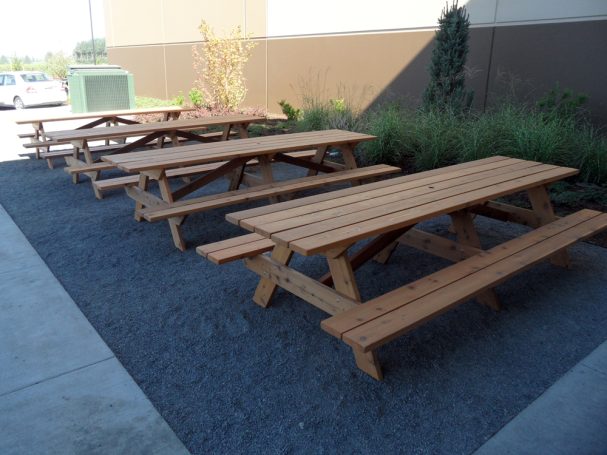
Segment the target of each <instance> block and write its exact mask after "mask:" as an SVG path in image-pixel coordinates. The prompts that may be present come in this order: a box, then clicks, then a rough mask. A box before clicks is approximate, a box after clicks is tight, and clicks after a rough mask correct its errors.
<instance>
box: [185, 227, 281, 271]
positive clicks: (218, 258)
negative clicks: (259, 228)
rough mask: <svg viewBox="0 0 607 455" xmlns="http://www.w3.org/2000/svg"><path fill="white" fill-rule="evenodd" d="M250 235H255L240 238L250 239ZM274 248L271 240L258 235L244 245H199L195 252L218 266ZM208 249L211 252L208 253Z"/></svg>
mask: <svg viewBox="0 0 607 455" xmlns="http://www.w3.org/2000/svg"><path fill="white" fill-rule="evenodd" d="M251 235H257V234H249V235H245V236H242V237H250V236H251ZM237 239H238V237H237ZM230 240H234V239H230ZM218 243H220V242H218ZM274 246H275V244H274V242H272V240H270V239H266V238H264V237H262V236H260V235H259V236H258V237H257V238H256V239H252V240H248V241H247V242H246V243H240V244H238V245H232V246H229V247H223V248H221V247H219V246H218V245H216V244H214V243H211V244H209V245H201V246H199V247H197V248H196V252H197V253H198V254H200V255H201V256H204V257H205V258H207V259H208V260H210V261H211V262H213V263H215V264H218V265H220V264H225V263H227V262H232V261H235V260H237V259H244V258H246V257H251V256H257V255H259V254H262V253H265V252H266V251H270V250H271V249H272V248H274ZM205 247H206V248H205ZM209 249H211V250H213V251H209Z"/></svg>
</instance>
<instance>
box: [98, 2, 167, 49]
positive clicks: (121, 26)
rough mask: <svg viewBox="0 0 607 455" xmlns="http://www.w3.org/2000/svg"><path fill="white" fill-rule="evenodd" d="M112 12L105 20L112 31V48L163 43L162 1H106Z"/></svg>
mask: <svg viewBox="0 0 607 455" xmlns="http://www.w3.org/2000/svg"><path fill="white" fill-rule="evenodd" d="M106 1H107V2H108V3H109V9H110V10H111V12H112V16H111V17H110V18H106V20H107V22H108V23H109V24H110V25H109V27H111V30H112V41H113V44H112V46H136V45H143V44H159V43H163V42H164V36H163V35H164V34H163V31H162V29H163V26H162V0H129V1H124V0H106Z"/></svg>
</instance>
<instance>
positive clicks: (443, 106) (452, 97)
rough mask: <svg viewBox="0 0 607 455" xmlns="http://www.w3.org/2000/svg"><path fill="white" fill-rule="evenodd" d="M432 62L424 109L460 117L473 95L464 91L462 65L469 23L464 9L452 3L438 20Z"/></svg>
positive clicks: (465, 55) (466, 49)
mask: <svg viewBox="0 0 607 455" xmlns="http://www.w3.org/2000/svg"><path fill="white" fill-rule="evenodd" d="M438 23H439V29H438V31H437V32H436V37H435V46H434V49H433V51H432V61H431V63H430V67H429V68H428V70H429V72H430V83H429V84H428V87H427V88H426V91H425V92H424V98H423V100H424V107H425V108H426V109H439V110H448V109H450V110H452V111H453V112H455V113H460V112H463V111H467V110H469V109H470V105H471V104H472V98H473V96H474V92H472V91H466V88H465V85H464V84H465V76H466V75H465V64H466V58H467V56H468V28H469V27H470V21H469V19H468V13H467V12H466V8H465V7H464V6H462V7H459V6H458V4H457V0H455V1H454V2H453V3H452V5H451V7H449V4H447V5H446V6H445V9H444V10H443V11H442V13H441V17H440V18H439V19H438Z"/></svg>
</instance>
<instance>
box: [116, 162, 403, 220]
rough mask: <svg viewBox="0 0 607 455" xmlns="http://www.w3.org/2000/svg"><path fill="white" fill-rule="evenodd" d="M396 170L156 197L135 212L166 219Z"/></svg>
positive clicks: (134, 190)
mask: <svg viewBox="0 0 607 455" xmlns="http://www.w3.org/2000/svg"><path fill="white" fill-rule="evenodd" d="M397 172H400V168H398V167H394V166H388V165H385V164H378V165H375V166H369V167H364V168H357V169H350V170H346V171H337V172H332V173H330V174H324V175H316V176H308V177H303V178H299V179H292V180H286V181H283V182H274V183H270V184H264V185H258V186H254V187H252V188H246V189H241V190H235V191H228V192H226V193H222V194H214V195H210V196H203V197H198V198H194V199H188V200H185V201H178V202H174V203H172V204H168V203H166V202H164V201H158V205H157V206H155V207H147V208H144V209H141V210H138V211H137V214H138V215H141V216H143V217H144V218H145V219H146V220H148V221H151V222H153V221H160V220H168V219H170V218H178V217H184V216H187V215H190V214H193V213H197V212H203V211H206V210H210V209H215V208H220V207H226V206H229V205H235V204H240V203H244V202H252V201H257V200H260V199H266V198H270V197H276V196H281V195H285V194H292V193H296V192H299V191H304V190H308V189H313V188H318V187H323V186H325V185H333V184H338V183H345V182H351V181H358V180H361V179H369V178H375V177H380V176H383V175H387V174H394V173H397ZM137 190H139V188H136V187H131V188H127V192H128V193H129V195H130V196H131V197H132V198H133V199H135V200H137Z"/></svg>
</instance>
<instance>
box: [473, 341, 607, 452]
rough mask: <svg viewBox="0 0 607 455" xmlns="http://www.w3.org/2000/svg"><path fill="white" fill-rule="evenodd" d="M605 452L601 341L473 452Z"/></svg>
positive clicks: (606, 359) (604, 348) (606, 376)
mask: <svg viewBox="0 0 607 455" xmlns="http://www.w3.org/2000/svg"><path fill="white" fill-rule="evenodd" d="M606 453H607V342H605V343H603V344H601V345H600V346H599V347H598V348H596V349H595V350H594V351H593V352H592V353H591V354H590V355H589V356H588V357H586V358H585V359H584V360H582V361H581V362H580V363H578V364H577V365H576V366H575V367H574V368H572V369H571V370H570V371H569V372H568V373H567V374H566V375H564V376H563V377H562V378H561V379H559V380H558V381H557V382H556V383H555V384H554V385H552V386H551V387H550V388H549V389H548V390H546V391H545V392H544V393H543V394H542V395H541V396H540V397H539V398H538V399H537V400H535V401H534V402H533V403H531V404H530V405H529V406H528V407H527V408H526V409H525V410H524V411H523V412H521V413H520V414H519V415H518V416H516V417H515V418H514V419H512V420H511V421H510V422H509V423H508V424H507V425H506V426H505V427H504V428H502V429H501V430H500V431H498V432H497V433H496V434H495V436H493V437H492V438H491V439H489V440H488V441H487V442H486V443H485V444H484V445H483V446H482V447H481V448H480V449H479V450H478V451H476V452H475V455H544V454H545V455H572V454H575V455H601V454H606Z"/></svg>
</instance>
